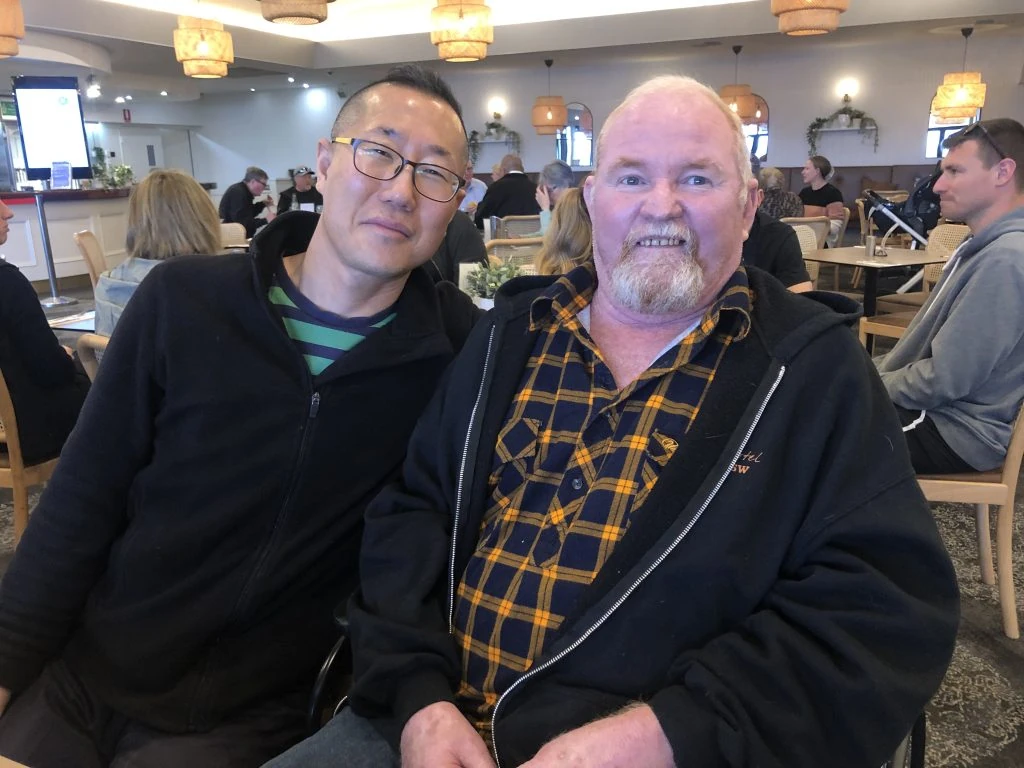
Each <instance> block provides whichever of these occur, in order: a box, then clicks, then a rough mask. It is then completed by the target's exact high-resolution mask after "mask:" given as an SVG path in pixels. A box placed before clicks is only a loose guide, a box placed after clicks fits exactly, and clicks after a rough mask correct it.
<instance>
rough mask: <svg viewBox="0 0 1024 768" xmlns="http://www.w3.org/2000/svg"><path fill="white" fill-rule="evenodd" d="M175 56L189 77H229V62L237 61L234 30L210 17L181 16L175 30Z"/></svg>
mask: <svg viewBox="0 0 1024 768" xmlns="http://www.w3.org/2000/svg"><path fill="white" fill-rule="evenodd" d="M174 55H175V57H176V58H177V59H178V61H180V62H181V63H182V66H183V68H184V70H185V74H186V75H188V76H189V77H198V78H204V79H208V78H214V77H227V74H228V64H234V63H235V48H234V45H233V43H232V41H231V33H230V32H225V31H224V25H223V24H221V23H220V22H219V21H211V20H210V19H197V18H195V17H194V16H179V17H178V28H177V29H176V30H174Z"/></svg>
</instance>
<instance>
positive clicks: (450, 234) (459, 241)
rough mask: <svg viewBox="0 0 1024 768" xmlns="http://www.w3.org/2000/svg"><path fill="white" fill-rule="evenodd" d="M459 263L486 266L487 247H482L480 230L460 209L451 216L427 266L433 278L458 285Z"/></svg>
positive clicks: (482, 241) (482, 240)
mask: <svg viewBox="0 0 1024 768" xmlns="http://www.w3.org/2000/svg"><path fill="white" fill-rule="evenodd" d="M459 264H479V265H480V266H487V249H486V248H484V239H483V238H482V237H481V236H480V230H479V229H477V228H476V227H475V226H474V225H473V220H472V219H471V218H469V216H468V215H467V214H465V213H463V212H462V211H458V212H456V214H455V215H454V216H452V220H451V222H449V224H448V228H447V230H445V233H444V240H442V241H441V246H440V247H439V248H438V249H437V252H436V253H435V254H434V255H433V257H431V259H430V264H429V265H428V268H429V269H430V270H432V271H433V272H434V277H435V279H437V280H447V281H448V282H449V283H455V284H456V285H458V284H459Z"/></svg>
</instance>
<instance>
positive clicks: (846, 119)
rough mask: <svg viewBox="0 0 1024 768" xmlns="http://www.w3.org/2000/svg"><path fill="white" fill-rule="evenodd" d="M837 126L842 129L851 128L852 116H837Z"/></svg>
mask: <svg viewBox="0 0 1024 768" xmlns="http://www.w3.org/2000/svg"><path fill="white" fill-rule="evenodd" d="M836 125H837V126H839V127H840V128H849V127H850V116H849V115H847V114H845V113H844V114H841V115H836Z"/></svg>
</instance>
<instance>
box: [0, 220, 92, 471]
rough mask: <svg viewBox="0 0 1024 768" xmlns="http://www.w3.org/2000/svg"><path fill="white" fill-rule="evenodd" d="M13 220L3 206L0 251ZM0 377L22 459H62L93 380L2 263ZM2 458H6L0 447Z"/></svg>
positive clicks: (17, 275) (20, 279)
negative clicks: (11, 405)
mask: <svg viewBox="0 0 1024 768" xmlns="http://www.w3.org/2000/svg"><path fill="white" fill-rule="evenodd" d="M13 215H14V214H13V213H12V212H11V209H10V208H8V207H7V205H6V204H5V203H4V202H3V201H0V245H2V244H4V243H5V242H7V227H8V224H7V222H8V220H9V219H10V218H11V217H12V216H13ZM0 371H3V374H4V380H5V381H6V382H7V387H8V389H9V390H10V392H11V400H12V401H13V403H14V411H15V415H16V416H17V418H18V435H19V438H20V442H21V452H22V458H24V460H25V463H26V464H38V463H39V462H41V461H46V460H47V459H52V458H53V457H54V456H56V455H58V454H59V453H60V449H61V447H62V446H63V445H64V441H65V440H67V437H68V435H69V434H70V433H71V430H72V429H73V428H74V426H75V421H77V419H78V412H79V411H80V410H81V409H82V403H83V402H85V396H86V395H87V394H88V393H89V379H88V377H87V376H86V375H85V371H83V370H82V369H81V368H80V367H79V366H76V365H75V363H74V361H73V359H72V357H71V355H70V353H69V352H68V351H67V350H66V349H65V348H63V347H61V345H60V343H59V342H58V341H57V337H56V336H54V335H53V331H51V330H50V326H49V325H47V323H46V315H44V314H43V308H42V306H40V304H39V297H38V296H36V292H35V290H34V289H33V288H32V283H30V282H29V281H28V278H26V277H25V276H24V275H23V274H21V272H20V271H19V270H18V268H17V267H16V266H14V265H13V264H8V263H7V262H6V261H4V260H3V259H0ZM0 452H6V446H5V444H4V443H0Z"/></svg>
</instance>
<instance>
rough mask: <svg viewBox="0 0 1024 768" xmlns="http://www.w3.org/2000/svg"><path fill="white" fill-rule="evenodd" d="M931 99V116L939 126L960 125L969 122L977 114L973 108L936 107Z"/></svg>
mask: <svg viewBox="0 0 1024 768" xmlns="http://www.w3.org/2000/svg"><path fill="white" fill-rule="evenodd" d="M935 102H936V100H935V99H932V107H931V114H932V117H933V118H934V119H935V122H936V123H938V124H939V125H960V124H962V123H965V122H970V121H971V120H972V119H973V118H974V116H975V115H976V114H977V113H978V110H977V109H974V108H973V107H936V106H935Z"/></svg>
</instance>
